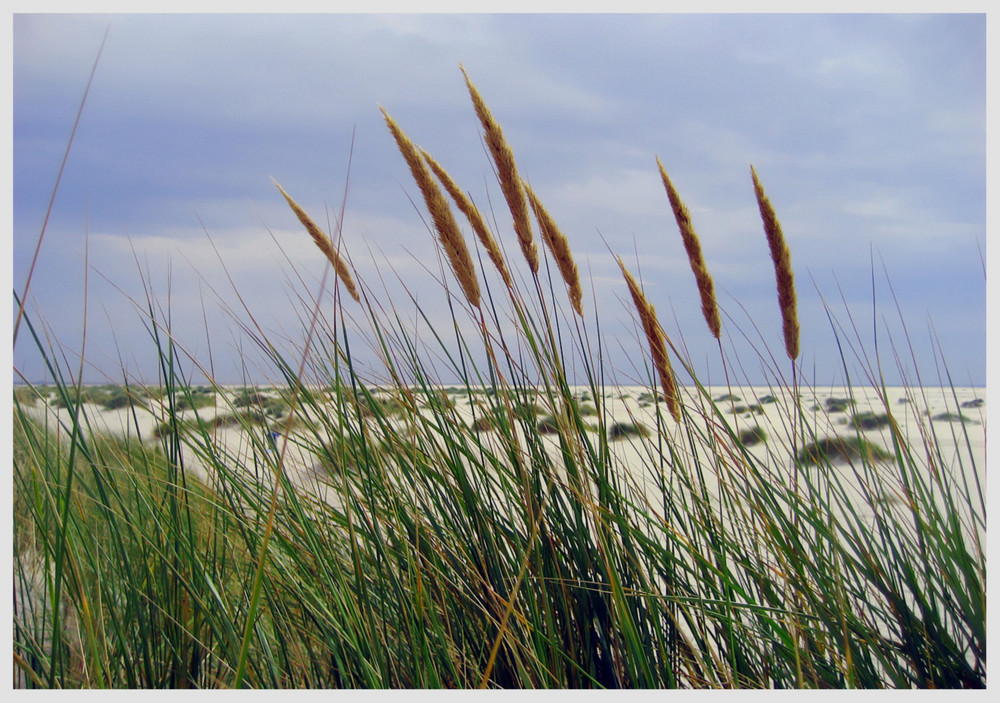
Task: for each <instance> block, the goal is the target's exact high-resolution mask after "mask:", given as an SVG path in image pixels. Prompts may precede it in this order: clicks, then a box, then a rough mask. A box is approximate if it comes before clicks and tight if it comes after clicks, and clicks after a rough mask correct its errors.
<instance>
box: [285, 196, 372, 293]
mask: <svg viewBox="0 0 1000 703" xmlns="http://www.w3.org/2000/svg"><path fill="white" fill-rule="evenodd" d="M274 185H276V186H278V191H280V192H281V194H282V195H283V196H284V197H285V200H286V201H287V202H288V205H289V207H291V208H292V212H294V213H295V216H296V217H298V218H299V222H301V223H302V225H303V226H304V227H305V228H306V231H307V232H308V233H309V236H311V237H312V240H313V242H315V243H316V246H317V247H319V250H320V251H321V252H323V255H324V256H326V259H327V261H329V262H330V263H331V264H332V265H333V270H334V271H336V272H337V277H338V278H339V279H340V281H341V283H343V284H344V287H345V288H346V289H347V292H348V293H350V294H351V297H352V298H354V300H355V302H358V303H360V302H361V297H360V296H359V295H358V289H357V287H356V286H355V285H354V279H353V278H352V277H351V271H350V269H348V268H347V264H346V263H344V259H343V258H342V257H341V256H340V254H339V253H338V252H337V250H336V248H334V246H333V242H331V241H330V238H329V237H327V236H326V233H325V232H323V230H321V229H320V228H319V226H318V225H317V224H316V223H315V222H313V220H312V218H311V217H309V215H307V214H306V211H305V210H303V209H302V208H301V207H299V204H298V203H297V202H295V201H294V200H292V196H290V195H289V194H288V193H286V192H285V190H284V188H282V187H281V186H280V185H278V183H277V181H275V183H274Z"/></svg>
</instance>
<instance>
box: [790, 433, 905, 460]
mask: <svg viewBox="0 0 1000 703" xmlns="http://www.w3.org/2000/svg"><path fill="white" fill-rule="evenodd" d="M891 456H892V455H890V454H889V453H888V452H886V451H885V450H884V449H882V448H881V447H879V446H878V445H877V444H873V443H872V442H869V441H868V440H866V439H864V438H862V437H840V436H837V437H827V438H825V439H820V440H817V441H815V442H812V443H810V444H807V445H806V446H805V447H803V448H802V451H801V452H799V456H798V459H799V461H800V462H802V463H803V464H811V465H825V464H835V463H840V462H848V463H851V462H855V461H862V462H871V463H875V462H880V461H886V460H887V459H890V458H891Z"/></svg>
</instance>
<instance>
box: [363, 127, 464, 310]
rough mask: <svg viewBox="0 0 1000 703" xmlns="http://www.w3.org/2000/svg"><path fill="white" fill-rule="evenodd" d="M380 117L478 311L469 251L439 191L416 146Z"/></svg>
mask: <svg viewBox="0 0 1000 703" xmlns="http://www.w3.org/2000/svg"><path fill="white" fill-rule="evenodd" d="M382 115H383V116H384V117H385V123H386V124H387V125H388V126H389V131H390V132H392V136H393V138H394V139H395V140H396V146H398V147H399V151H400V153H401V154H402V155H403V158H404V159H405V160H406V164H407V165H408V166H409V167H410V173H411V174H412V175H413V180H414V181H416V184H417V187H418V188H419V189H420V192H421V193H422V194H423V196H424V202H425V203H426V204H427V210H428V211H429V212H430V214H431V220H433V222H434V229H435V230H437V233H438V240H439V241H440V242H441V246H442V247H443V248H444V251H445V254H446V255H447V256H448V263H449V264H451V270H452V271H453V272H454V274H455V278H456V279H458V283H459V285H460V286H461V287H462V292H463V293H464V294H465V299H466V300H468V301H469V304H471V305H472V306H474V307H477V308H478V307H479V295H480V293H479V282H478V280H477V278H476V270H475V268H474V267H473V265H472V257H471V256H469V250H468V248H466V246H465V238H464V237H462V232H461V230H459V228H458V222H456V221H455V217H454V215H452V214H451V208H450V207H449V206H448V201H447V200H445V197H444V194H443V193H442V192H441V189H440V188H438V186H437V183H435V182H434V179H433V178H432V177H431V173H430V171H429V170H428V169H427V165H426V164H425V163H424V161H423V159H422V158H421V156H420V151H419V150H418V148H417V147H416V145H415V144H414V143H413V142H412V141H410V138H409V137H407V136H406V135H405V134H404V133H403V130H401V129H400V128H399V125H397V124H396V122H395V120H393V119H392V118H391V117H390V116H389V113H388V112H386V111H385V109H382Z"/></svg>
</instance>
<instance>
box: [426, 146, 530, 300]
mask: <svg viewBox="0 0 1000 703" xmlns="http://www.w3.org/2000/svg"><path fill="white" fill-rule="evenodd" d="M420 153H421V154H423V157H424V161H426V162H427V165H428V166H430V167H431V170H432V171H433V172H434V175H435V176H437V179H438V180H439V181H440V182H441V185H443V186H444V189H445V190H446V191H448V195H450V196H451V199H452V200H453V201H454V202H455V205H457V206H458V209H459V210H461V211H462V213H463V214H464V215H465V217H466V218H467V219H468V220H469V224H470V225H472V230H473V231H474V232H475V233H476V236H477V237H479V241H480V243H482V245H483V248H484V249H486V253H487V254H489V257H490V261H492V262H493V265H494V266H496V268H497V271H499V272H500V277H501V278H502V279H503V282H504V285H506V286H507V288H508V289H509V290H511V291H513V290H514V283H513V281H512V280H511V278H510V272H509V271H508V270H507V264H506V262H505V261H504V258H503V254H502V253H501V252H500V247H499V246H498V245H497V242H496V240H495V239H494V238H493V234H492V233H491V232H490V228H489V227H488V226H487V225H486V221H485V220H484V219H483V216H482V214H481V213H480V212H479V208H477V207H476V205H475V203H473V202H472V200H470V199H469V197H468V196H467V195H466V194H465V193H463V192H462V191H461V190H460V189H459V187H458V184H456V183H455V181H454V180H453V179H452V177H451V176H450V175H448V172H447V171H445V170H444V168H443V167H442V166H441V164H439V163H438V162H437V161H435V160H434V157H432V156H431V155H430V154H428V153H427V152H426V151H424V150H423V149H421V150H420Z"/></svg>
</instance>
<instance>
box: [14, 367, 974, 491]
mask: <svg viewBox="0 0 1000 703" xmlns="http://www.w3.org/2000/svg"><path fill="white" fill-rule="evenodd" d="M440 390H441V391H442V393H447V397H448V398H449V399H450V400H451V405H452V406H453V411H454V414H453V416H452V417H453V419H454V420H455V421H460V422H463V423H466V424H468V425H470V426H471V425H472V423H473V422H475V420H476V418H477V417H482V416H483V415H484V410H483V409H482V406H483V405H484V398H482V397H480V396H477V395H475V394H473V395H469V394H468V393H467V392H466V390H465V389H461V388H451V389H448V388H447V387H442V388H441V389H440ZM258 391H259V392H260V393H262V394H263V395H264V396H268V397H274V398H277V397H278V395H279V393H278V391H277V390H276V389H268V388H261V389H258ZM575 391H576V392H575V398H577V399H578V402H579V403H580V406H581V407H589V408H590V409H591V410H590V412H592V413H593V415H592V416H589V417H587V418H586V419H589V420H592V422H593V424H592V426H591V429H592V431H593V432H597V431H598V425H599V422H598V420H599V413H598V410H597V404H596V403H595V402H594V400H593V397H592V393H591V391H590V390H589V389H587V388H584V387H578V388H576V389H575ZM706 391H707V394H708V396H709V397H710V398H711V399H712V400H713V401H715V402H714V405H715V408H717V410H713V409H712V408H711V404H710V403H709V402H707V401H708V399H707V398H705V396H704V395H700V394H698V393H696V392H694V391H693V389H682V397H683V400H684V404H685V407H686V408H687V409H688V411H689V412H691V413H692V414H696V415H700V416H701V417H702V418H707V417H713V413H714V412H718V413H719V414H720V417H715V419H714V421H713V423H712V424H714V425H715V426H717V427H718V426H719V424H720V420H724V421H725V422H726V423H727V424H728V425H729V426H730V427H731V428H732V430H733V432H734V433H736V434H740V433H742V432H745V431H754V432H756V433H762V434H759V436H762V437H763V440H762V441H759V442H757V443H755V444H751V443H750V441H748V442H747V443H746V445H745V450H746V451H748V452H749V453H750V454H751V455H752V456H754V457H756V458H757V459H758V460H759V461H760V462H761V465H762V466H766V467H767V469H768V470H769V471H773V472H774V473H775V475H779V476H780V475H785V476H787V475H788V474H789V473H790V472H791V471H792V466H793V461H792V457H793V456H794V454H795V452H796V451H799V450H801V448H802V445H803V442H809V441H816V440H819V439H823V438H826V437H838V436H841V437H852V436H853V437H858V436H861V437H863V438H864V439H865V440H867V441H869V442H871V443H873V444H875V445H877V446H879V447H881V448H882V449H884V450H886V451H887V452H888V453H889V454H892V453H893V451H894V449H893V444H892V432H891V429H890V428H889V426H888V425H887V424H882V425H881V426H873V427H870V428H869V427H864V426H862V427H860V428H859V427H856V426H855V425H854V424H852V422H853V418H864V417H865V416H866V415H865V414H866V413H868V414H870V416H872V417H877V416H879V415H885V414H887V413H890V414H891V416H892V418H893V419H894V420H895V422H896V423H898V425H899V427H900V428H901V430H902V432H903V434H904V436H905V437H906V438H907V443H908V445H909V447H910V449H911V450H912V451H913V452H914V453H915V454H918V453H920V454H922V455H920V456H914V457H913V462H914V464H915V465H917V466H920V467H924V468H925V470H927V471H934V470H943V471H946V472H949V473H951V474H952V475H953V476H954V478H955V479H957V480H964V481H967V482H968V485H970V486H975V485H976V482H977V481H978V482H980V483H981V484H982V485H985V469H986V402H985V401H986V395H985V394H986V389H985V388H972V387H963V388H955V389H951V388H924V389H907V388H902V387H893V388H887V389H885V393H884V397H883V392H882V390H880V389H875V388H854V389H851V391H850V392H847V391H846V390H845V389H843V388H827V389H812V388H809V389H802V391H801V393H800V395H801V401H800V403H799V410H800V411H801V412H802V413H803V414H804V415H805V423H804V425H805V426H806V427H808V428H810V429H809V431H810V433H811V434H812V435H813V436H810V437H801V436H799V437H792V436H790V433H789V427H790V426H792V425H791V424H790V423H789V417H791V416H792V415H793V414H794V413H795V412H797V410H796V409H795V407H794V403H793V402H792V399H791V397H790V395H789V394H787V393H783V392H781V391H780V390H775V389H769V388H766V387H747V388H733V389H728V388H724V387H722V388H720V387H714V388H709V389H706ZM243 392H246V391H245V390H244V389H241V388H236V387H232V388H227V389H225V390H223V391H221V392H219V393H218V394H217V395H216V397H215V403H214V405H209V406H207V407H203V408H200V409H198V410H183V411H180V412H179V413H177V415H178V417H179V418H180V419H181V420H182V421H190V422H195V421H196V419H198V418H200V421H201V422H202V423H204V426H205V427H209V428H210V430H209V432H210V436H211V437H212V441H213V442H214V443H215V446H216V447H218V449H220V450H221V451H222V455H223V456H225V457H226V459H225V460H226V461H227V465H228V466H231V467H232V466H242V467H245V468H246V469H247V470H248V471H250V470H252V471H256V472H258V473H259V472H261V470H262V466H263V462H261V461H260V460H259V459H255V455H256V456H259V455H260V453H261V451H262V449H264V450H268V449H269V450H270V451H277V452H281V451H282V450H283V452H284V453H283V455H282V456H283V462H282V465H283V468H284V471H285V472H286V474H287V475H288V476H289V477H290V478H291V479H292V481H293V482H294V483H295V484H297V485H299V486H301V487H304V488H306V489H308V490H309V491H311V492H312V493H314V494H316V496H317V497H318V498H320V499H324V500H330V501H334V502H335V501H336V499H335V497H334V496H335V491H334V492H331V491H330V487H329V485H328V483H329V478H330V476H329V474H328V470H327V469H325V468H324V467H323V463H322V461H321V460H320V459H319V458H318V457H317V456H316V454H315V452H314V451H311V450H310V449H309V447H313V448H314V447H316V446H317V442H325V441H328V440H330V439H331V438H330V437H329V432H328V431H327V430H322V429H320V430H317V429H315V427H313V426H311V427H312V429H310V432H309V434H308V435H305V434H303V433H302V432H301V431H300V430H297V429H293V430H292V431H291V432H290V433H288V442H287V445H286V443H285V442H284V438H285V433H284V429H285V427H287V426H288V424H289V423H288V417H287V415H285V416H280V417H274V418H271V417H268V418H266V421H267V423H266V425H264V424H261V425H254V426H253V432H252V433H251V432H247V431H244V430H243V429H241V428H240V425H238V424H220V425H219V426H213V420H214V419H215V418H217V417H222V416H224V415H225V414H227V413H230V414H231V413H232V412H233V411H234V409H235V408H234V405H233V404H234V400H235V399H236V398H237V395H238V394H239V393H243ZM375 395H376V397H378V395H379V392H376V393H375ZM538 406H539V415H538V417H539V418H542V417H544V416H545V415H546V412H547V411H546V410H545V401H544V398H541V397H539V399H538ZM27 407H28V410H29V412H31V413H32V414H33V415H34V416H35V417H36V418H38V419H39V420H42V421H45V422H47V423H48V424H49V427H50V428H51V429H52V430H53V431H54V432H56V433H67V432H70V431H71V429H72V428H71V426H70V424H69V423H70V413H69V411H68V410H66V409H65V408H62V409H60V408H57V407H55V405H54V403H53V402H52V399H51V398H50V399H49V402H47V403H41V402H39V403H35V404H33V405H30V406H27ZM318 407H319V408H320V409H322V407H323V406H318ZM84 409H85V413H84V414H85V416H86V418H87V419H88V421H89V422H90V423H91V429H92V430H95V431H96V430H101V431H107V432H111V433H113V434H116V435H120V436H126V437H133V438H139V439H141V441H143V442H147V443H154V444H155V443H158V442H159V440H158V439H157V438H156V435H157V431H156V430H157V426H158V425H159V424H160V423H162V422H163V420H164V419H165V418H166V417H168V416H169V413H168V412H167V410H166V408H165V407H164V406H163V404H162V403H161V402H158V401H146V402H141V403H137V404H135V405H134V406H132V407H126V408H121V409H116V410H106V409H102V408H101V407H99V406H96V405H87V406H85V408H84ZM311 412H313V413H315V412H316V410H315V409H313V410H312V411H311ZM331 412H332V408H331ZM585 412H586V411H585ZM602 412H603V424H604V427H605V430H606V431H610V430H611V428H612V427H613V426H614V425H615V424H616V423H625V424H630V425H642V426H644V427H646V428H648V429H650V430H652V433H651V435H650V436H647V437H641V436H639V435H634V436H624V437H623V438H621V439H617V440H615V441H612V442H610V443H609V446H610V447H611V448H612V450H613V454H614V465H615V467H616V468H619V469H621V470H622V471H625V472H628V473H629V475H630V477H631V478H632V479H633V480H634V481H635V482H636V484H637V485H639V486H642V487H643V488H644V490H645V492H646V498H647V500H648V501H649V503H650V505H651V506H655V505H658V504H660V503H661V502H662V495H661V494H662V490H661V488H660V486H661V485H662V478H661V477H658V476H657V475H656V474H657V472H659V471H669V466H668V464H669V458H668V455H669V452H661V448H662V447H661V445H659V444H658V438H657V432H656V430H657V428H659V433H660V434H659V437H661V438H663V439H666V440H668V441H670V442H671V443H672V444H673V451H674V452H676V453H677V455H678V456H681V457H684V456H690V453H691V452H692V448H691V443H690V442H689V441H686V439H685V437H684V436H683V434H682V429H681V428H680V427H678V426H677V425H676V424H675V423H674V422H673V420H672V419H671V418H670V416H669V413H667V412H666V411H665V410H664V409H663V406H662V405H661V406H660V407H659V419H658V408H657V405H656V404H655V403H654V402H653V397H652V391H651V390H650V389H648V388H643V387H636V386H621V387H613V388H607V389H605V392H604V394H603V403H602ZM959 416H961V417H962V418H964V419H963V420H962V421H959ZM393 422H395V423H397V424H398V428H399V431H400V432H403V431H404V428H405V424H406V423H405V421H404V420H403V419H396V420H394V421H393ZM291 424H292V426H293V427H294V426H295V424H296V423H295V422H293V423H291ZM701 424H703V425H705V426H706V427H707V426H709V423H707V422H706V421H704V420H702V421H701ZM872 424H873V425H877V424H878V423H872ZM271 431H277V432H280V435H279V436H277V437H272V436H271ZM479 434H480V436H481V438H482V439H481V441H482V442H483V444H484V445H485V446H490V440H489V435H490V434H491V433H490V432H489V431H484V432H481V433H479ZM542 436H543V437H552V439H551V441H547V444H548V445H549V447H548V448H549V449H550V452H551V455H552V456H555V455H556V454H557V453H558V441H557V440H556V439H555V438H554V437H555V436H554V435H542ZM926 447H936V448H937V453H932V452H928V451H926V450H925V448H926ZM665 455H666V456H667V458H663V457H664V456H665ZM970 456H971V458H972V461H969V457H970ZM963 457H964V460H963ZM182 463H183V466H184V467H185V469H186V470H188V471H191V472H193V473H194V474H195V475H197V476H198V477H199V478H201V479H203V480H207V481H210V480H211V471H210V470H209V468H208V467H207V466H206V463H205V462H204V461H203V460H202V458H201V457H200V456H199V453H198V452H196V451H195V450H194V449H193V448H192V447H191V446H189V445H186V444H183V445H182ZM974 471H975V472H978V474H979V475H978V476H977V475H974V473H973V472H974ZM707 482H708V483H709V485H711V482H712V477H711V475H709V476H708V477H707ZM894 487H895V488H896V489H898V491H897V493H896V494H895V495H887V496H886V500H890V501H892V500H902V499H903V496H902V490H903V489H902V486H901V485H896V484H895V483H894V481H893V480H888V481H886V488H887V490H889V491H890V492H891V491H893V488H894ZM974 490H975V489H974Z"/></svg>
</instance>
